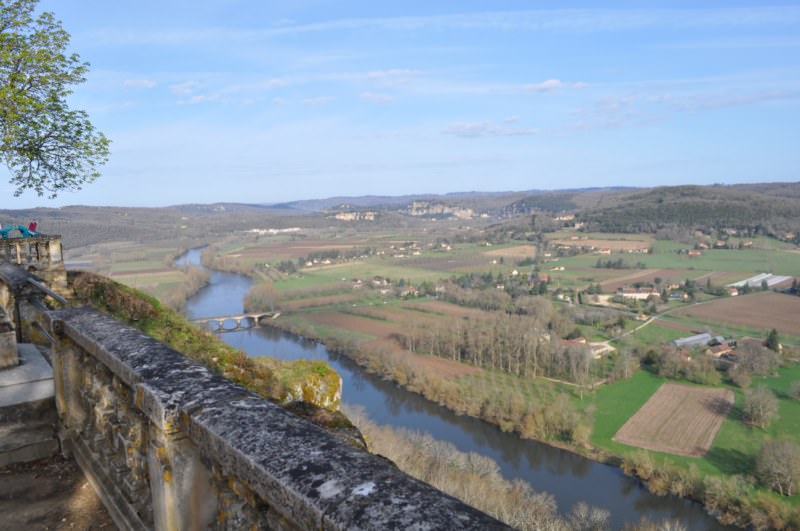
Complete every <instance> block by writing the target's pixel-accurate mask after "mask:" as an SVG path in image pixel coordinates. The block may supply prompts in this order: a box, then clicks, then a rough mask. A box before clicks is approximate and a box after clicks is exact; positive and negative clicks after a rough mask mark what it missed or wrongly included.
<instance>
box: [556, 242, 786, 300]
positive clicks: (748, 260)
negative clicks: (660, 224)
mask: <svg viewBox="0 0 800 531" xmlns="http://www.w3.org/2000/svg"><path fill="white" fill-rule="evenodd" d="M569 235H570V234H569V233H566V236H567V237H569ZM563 236H564V235H562V237H563ZM581 236H584V235H583V234H581ZM585 236H588V237H589V238H601V237H605V238H614V237H616V238H617V239H619V238H620V237H621V236H624V235H612V234H595V235H592V234H586V235H585ZM629 239H634V238H629ZM653 247H654V253H653V254H627V253H614V254H612V255H611V256H609V257H602V256H599V255H595V254H585V255H578V256H572V257H565V258H561V259H559V260H557V261H554V262H549V263H547V264H546V267H545V268H543V269H544V270H545V271H546V270H549V269H550V268H551V267H556V266H564V267H566V270H565V271H555V272H551V273H550V274H551V275H552V276H553V278H554V280H556V281H559V282H561V283H562V286H564V287H580V286H585V285H586V284H587V282H585V281H584V282H582V281H580V280H579V279H578V278H576V277H595V278H596V279H597V280H599V281H602V280H608V279H612V278H617V277H623V276H626V275H629V274H631V273H635V272H636V270H635V269H634V270H632V269H625V270H611V271H610V272H609V271H606V270H601V269H595V268H594V267H593V266H594V265H595V263H596V262H597V260H598V258H603V259H609V258H610V259H617V258H623V260H625V261H626V262H628V263H631V264H635V263H637V262H641V263H643V264H645V266H646V267H647V268H649V269H689V270H692V273H691V274H688V275H686V276H687V277H688V278H697V277H699V276H701V275H704V274H706V273H711V272H713V271H726V272H729V273H731V274H732V278H727V277H726V282H728V281H730V282H733V281H735V280H741V279H744V278H747V277H748V276H751V275H754V274H757V273H761V272H772V273H775V274H782V275H795V274H797V272H798V271H800V254H798V253H790V252H787V251H786V250H784V249H783V247H782V245H781V244H780V242H777V241H776V240H771V239H769V238H762V239H757V240H754V247H759V248H753V249H741V250H739V249H710V250H707V251H703V255H702V256H697V257H689V256H687V255H685V254H678V253H677V251H678V250H679V249H686V248H687V245H686V244H682V243H680V242H674V241H656V242H655V243H654V245H653ZM590 270H593V272H589V271H590ZM609 273H611V274H610V275H609ZM601 279H602V280H601Z"/></svg>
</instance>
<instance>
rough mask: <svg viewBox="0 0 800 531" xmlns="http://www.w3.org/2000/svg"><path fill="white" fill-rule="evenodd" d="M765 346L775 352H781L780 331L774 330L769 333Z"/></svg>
mask: <svg viewBox="0 0 800 531" xmlns="http://www.w3.org/2000/svg"><path fill="white" fill-rule="evenodd" d="M765 345H766V347H767V348H768V349H770V350H771V351H773V352H778V350H780V345H781V343H780V337H779V336H778V331H777V330H776V329H774V328H773V329H772V330H770V331H769V334H768V335H767V341H766V343H765Z"/></svg>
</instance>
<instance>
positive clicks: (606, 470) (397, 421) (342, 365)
mask: <svg viewBox="0 0 800 531" xmlns="http://www.w3.org/2000/svg"><path fill="white" fill-rule="evenodd" d="M200 254H201V250H200V249H193V250H190V251H189V252H188V253H186V254H185V255H183V256H181V257H180V258H179V259H178V260H177V262H176V263H177V264H178V265H198V264H199V263H200ZM252 283H253V281H252V280H250V279H249V278H247V277H244V276H242V275H237V274H232V273H223V272H218V271H212V273H211V283H210V284H209V285H208V286H207V287H205V288H203V289H202V290H200V292H198V293H197V294H196V295H194V296H193V297H191V298H190V299H189V301H188V304H187V310H186V313H187V317H188V318H190V319H196V318H201V317H214V316H221V315H236V314H241V313H243V309H242V301H243V298H244V294H245V293H246V292H247V289H248V288H249V287H250V286H251V285H252ZM220 337H221V338H222V339H223V340H224V341H225V342H226V343H228V344H229V345H231V346H234V347H236V348H238V349H241V350H243V351H244V352H247V353H248V354H249V355H251V356H261V355H269V356H273V357H275V358H279V359H283V360H295V359H324V360H327V361H328V363H330V365H331V367H333V368H334V369H335V370H336V372H338V373H339V375H341V377H342V384H343V388H342V397H343V398H342V399H343V401H344V402H345V403H347V404H350V405H355V406H361V407H362V408H364V410H365V411H366V413H367V414H368V415H369V417H370V418H371V419H372V420H373V421H375V422H378V423H380V424H387V425H390V426H393V427H403V428H410V429H414V430H419V431H424V432H428V433H430V434H431V435H432V436H433V437H435V438H437V439H440V440H443V441H449V442H451V443H452V444H454V445H455V446H456V447H457V448H458V449H459V450H461V451H464V452H477V453H479V454H483V455H485V456H488V457H491V458H492V459H494V460H495V461H497V463H498V464H499V465H500V469H501V471H502V473H503V476H504V477H506V478H507V479H523V480H525V481H527V482H528V483H530V484H531V485H532V486H533V488H534V489H535V490H539V491H546V492H549V493H551V494H552V495H553V496H554V497H555V499H556V501H557V502H558V507H559V510H560V511H561V512H562V513H567V512H569V510H570V509H571V508H572V506H573V505H575V504H576V503H578V502H580V501H585V502H586V503H588V504H590V505H595V506H598V507H603V508H605V509H608V510H609V511H610V512H611V519H612V521H611V523H612V528H613V529H622V527H623V526H624V524H625V523H626V522H628V523H633V522H637V521H639V519H640V518H641V517H642V516H647V517H649V518H651V519H654V520H655V519H661V518H666V517H669V518H674V519H677V520H679V521H681V522H682V523H684V525H686V526H687V528H688V529H692V530H722V529H729V528H727V527H725V526H722V525H720V524H719V523H717V522H716V520H714V518H713V517H711V516H709V515H708V514H707V513H706V512H705V510H704V509H703V508H702V507H701V506H700V505H698V504H696V503H692V502H689V501H688V500H684V499H681V498H678V497H675V496H655V495H653V494H650V493H649V492H648V491H647V490H646V489H645V488H644V487H643V486H642V485H641V484H640V482H639V481H638V480H636V479H633V478H630V477H627V476H625V475H624V474H623V473H622V471H621V470H619V469H618V468H616V467H611V466H608V465H604V464H601V463H596V462H594V461H591V460H588V459H585V458H583V457H580V456H578V455H575V454H573V453H571V452H567V451H564V450H560V449H557V448H553V447H551V446H548V445H546V444H542V443H538V442H536V441H530V440H523V439H520V438H519V437H518V436H516V435H514V434H512V433H503V432H502V431H500V429H499V428H498V427H496V426H494V425H492V424H489V423H487V422H484V421H481V420H478V419H474V418H471V417H466V416H459V415H456V414H454V413H452V412H451V411H449V410H448V409H446V408H444V407H441V406H439V405H438V404H435V403H433V402H431V401H429V400H427V399H426V398H423V397H422V396H420V395H418V394H415V393H412V392H410V391H406V390H405V389H403V388H401V387H399V386H398V385H395V384H394V383H392V382H387V381H385V380H382V379H381V378H379V377H376V376H373V375H371V374H368V373H366V372H365V371H363V370H362V369H361V368H360V367H359V366H358V365H356V364H355V363H354V362H352V361H351V360H350V359H348V358H345V357H343V356H341V355H337V354H335V353H330V352H328V351H327V350H326V349H325V347H324V346H322V345H320V344H318V343H316V342H313V341H307V340H303V339H302V338H297V337H296V336H292V335H290V334H287V333H285V332H282V331H280V330H277V329H275V328H258V329H250V330H243V331H239V332H227V333H223V334H221V335H220Z"/></svg>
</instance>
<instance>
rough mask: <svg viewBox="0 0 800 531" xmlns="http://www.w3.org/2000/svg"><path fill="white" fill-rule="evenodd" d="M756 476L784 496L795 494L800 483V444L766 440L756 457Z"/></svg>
mask: <svg viewBox="0 0 800 531" xmlns="http://www.w3.org/2000/svg"><path fill="white" fill-rule="evenodd" d="M756 477H757V478H758V480H759V481H760V482H761V483H763V484H764V485H766V486H767V487H769V488H771V489H772V490H774V491H776V492H778V493H779V494H781V495H782V496H793V495H794V494H795V493H796V492H797V489H798V485H800V446H797V445H796V444H795V443H793V442H791V441H787V440H770V441H766V442H765V443H764V444H763V446H761V450H760V451H759V452H758V457H757V458H756Z"/></svg>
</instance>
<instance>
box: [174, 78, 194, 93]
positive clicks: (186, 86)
mask: <svg viewBox="0 0 800 531" xmlns="http://www.w3.org/2000/svg"><path fill="white" fill-rule="evenodd" d="M196 87H197V83H195V82H194V81H186V82H184V83H177V84H175V85H170V86H169V90H170V91H171V92H172V93H173V94H176V95H178V96H186V95H189V94H191V93H192V92H194V90H195V88H196Z"/></svg>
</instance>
